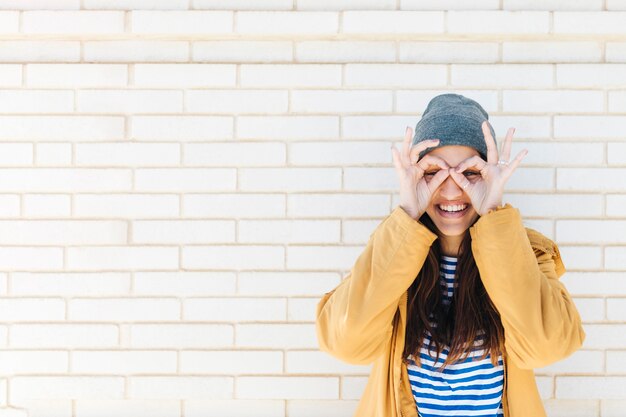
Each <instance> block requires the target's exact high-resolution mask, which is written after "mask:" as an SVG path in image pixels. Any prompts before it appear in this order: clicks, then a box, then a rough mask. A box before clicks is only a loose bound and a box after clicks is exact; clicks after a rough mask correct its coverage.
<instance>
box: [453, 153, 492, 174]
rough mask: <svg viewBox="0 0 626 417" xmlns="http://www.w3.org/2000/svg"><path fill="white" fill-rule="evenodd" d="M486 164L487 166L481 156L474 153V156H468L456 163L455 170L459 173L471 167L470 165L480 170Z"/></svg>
mask: <svg viewBox="0 0 626 417" xmlns="http://www.w3.org/2000/svg"><path fill="white" fill-rule="evenodd" d="M486 166H487V163H486V162H485V160H484V159H483V158H481V157H480V156H478V155H474V156H470V157H469V158H467V159H466V160H464V161H462V162H461V163H460V164H459V165H457V167H456V172H457V173H461V172H463V171H465V170H466V169H467V168H472V167H476V168H478V170H479V171H481V172H482V170H483V169H484V168H485V167H486Z"/></svg>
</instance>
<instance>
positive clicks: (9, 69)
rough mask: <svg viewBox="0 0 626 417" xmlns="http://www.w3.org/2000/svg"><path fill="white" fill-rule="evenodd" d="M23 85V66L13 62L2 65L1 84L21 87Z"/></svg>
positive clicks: (0, 71)
mask: <svg viewBox="0 0 626 417" xmlns="http://www.w3.org/2000/svg"><path fill="white" fill-rule="evenodd" d="M21 85H22V66H21V65H12V64H2V65H0V86H2V87H5V86H6V87H19V86H21Z"/></svg>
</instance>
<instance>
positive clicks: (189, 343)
mask: <svg viewBox="0 0 626 417" xmlns="http://www.w3.org/2000/svg"><path fill="white" fill-rule="evenodd" d="M233 341H234V333H233V326H231V325H226V324H165V323H159V324H133V325H131V326H130V346H131V347H134V348H175V349H189V348H194V347H197V348H224V347H231V346H232V345H233Z"/></svg>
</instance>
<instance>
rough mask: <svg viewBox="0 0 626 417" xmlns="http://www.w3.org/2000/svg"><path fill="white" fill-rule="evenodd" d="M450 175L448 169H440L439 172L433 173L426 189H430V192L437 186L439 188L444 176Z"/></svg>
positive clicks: (444, 178)
mask: <svg viewBox="0 0 626 417" xmlns="http://www.w3.org/2000/svg"><path fill="white" fill-rule="evenodd" d="M449 176H450V170H449V169H440V170H439V172H437V173H436V174H435V175H433V178H432V179H431V180H430V182H429V183H428V189H429V190H430V192H431V193H432V192H434V191H435V190H436V189H437V188H439V186H440V185H441V184H442V183H443V182H444V181H445V180H446V178H448V177H449Z"/></svg>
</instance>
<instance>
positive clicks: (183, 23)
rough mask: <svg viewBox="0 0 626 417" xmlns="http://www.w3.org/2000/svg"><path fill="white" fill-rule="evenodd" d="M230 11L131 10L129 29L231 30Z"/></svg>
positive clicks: (143, 31) (175, 32)
mask: <svg viewBox="0 0 626 417" xmlns="http://www.w3.org/2000/svg"><path fill="white" fill-rule="evenodd" d="M233 16H234V13H233V12H230V11H210V12H208V11H197V10H193V11H172V10H168V11H160V10H159V11H155V10H145V11H144V10H142V11H136V10H135V11H133V12H131V18H130V19H131V23H130V25H131V28H132V29H131V30H132V32H133V33H137V34H171V35H200V34H224V33H231V32H232V31H233Z"/></svg>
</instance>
